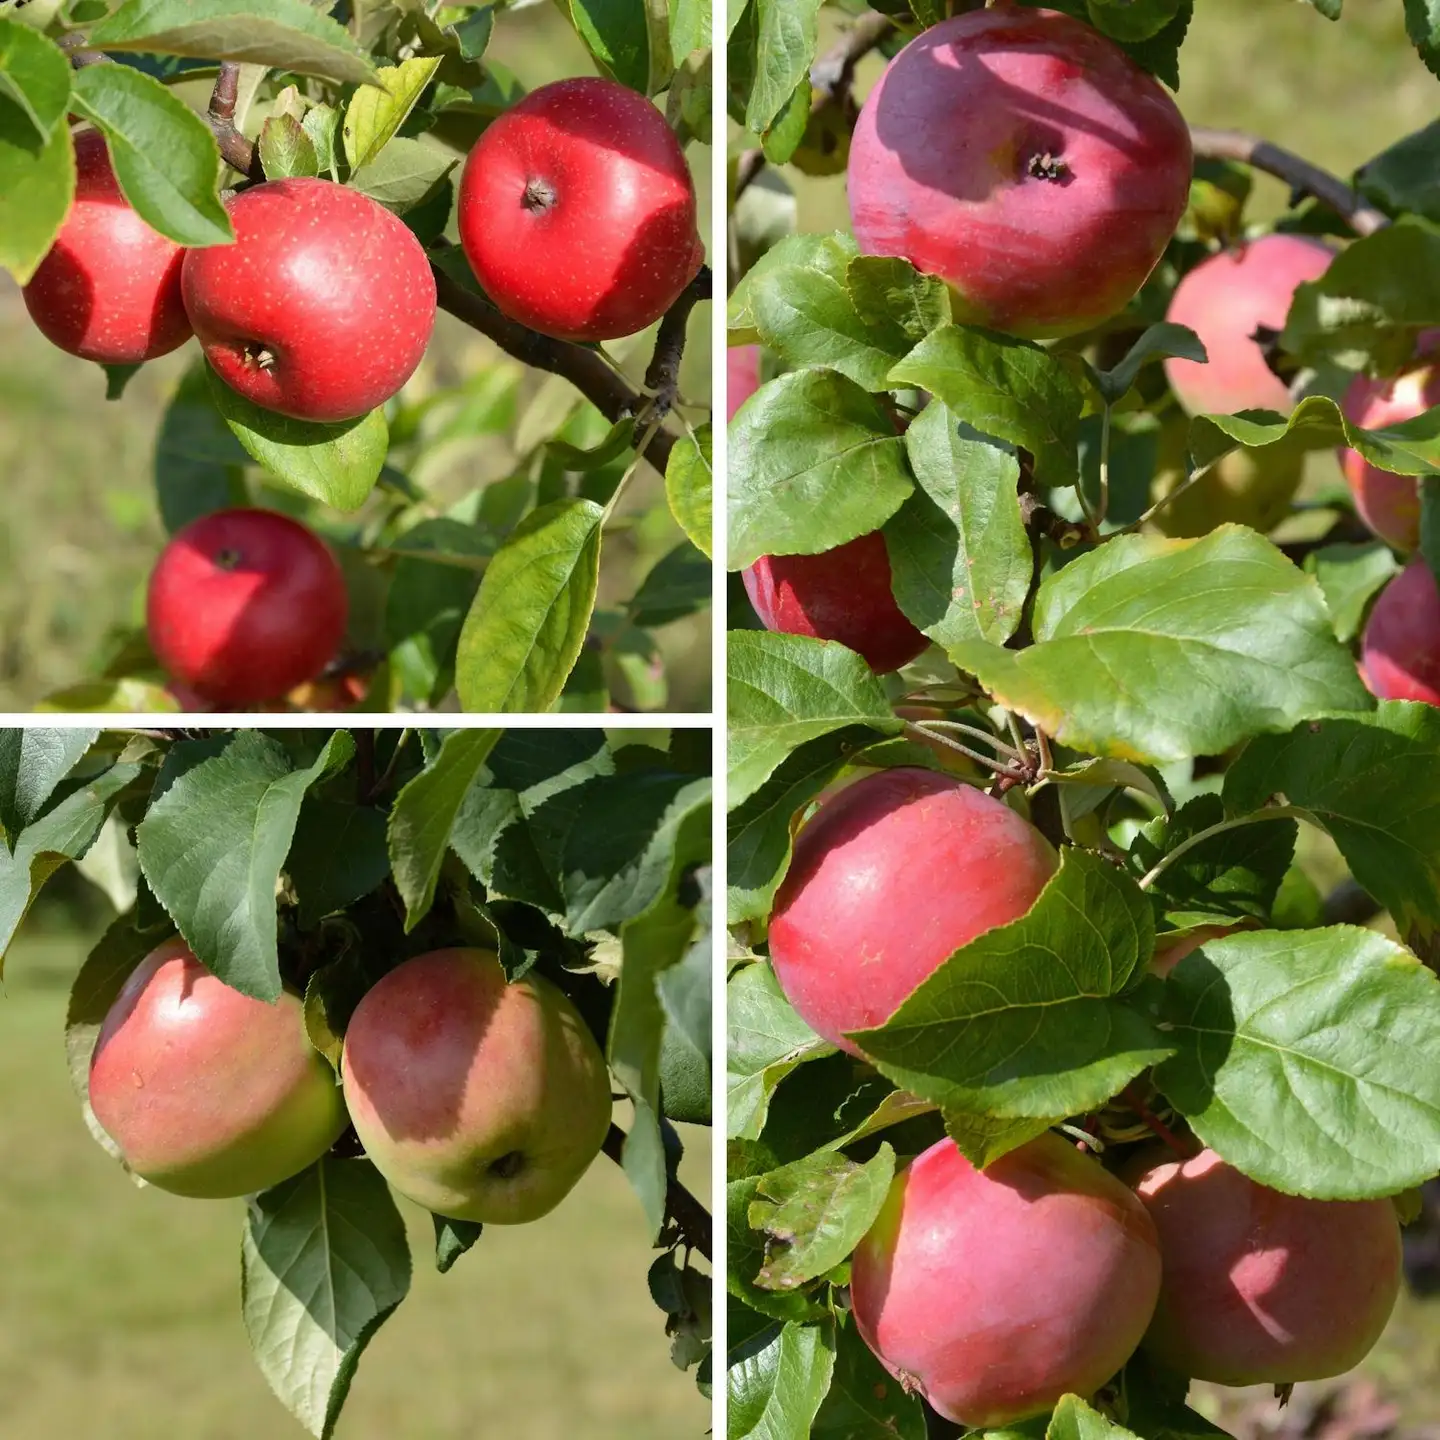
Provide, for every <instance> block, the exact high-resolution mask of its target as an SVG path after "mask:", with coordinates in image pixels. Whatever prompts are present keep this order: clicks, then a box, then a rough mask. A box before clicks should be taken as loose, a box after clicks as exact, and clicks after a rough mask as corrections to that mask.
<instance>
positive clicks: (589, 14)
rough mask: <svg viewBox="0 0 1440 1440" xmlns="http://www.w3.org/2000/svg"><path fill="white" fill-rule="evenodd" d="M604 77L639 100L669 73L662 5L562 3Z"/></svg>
mask: <svg viewBox="0 0 1440 1440" xmlns="http://www.w3.org/2000/svg"><path fill="white" fill-rule="evenodd" d="M561 8H562V10H563V11H564V13H565V14H566V15H567V16H568V17H569V19H570V23H571V24H572V25H573V26H574V27H575V33H576V34H577V35H579V37H580V39H581V42H582V43H583V44H584V46H585V48H586V49H587V50H588V51H589V52H590V54H591V56H592V57H593V58H594V60H595V63H596V64H597V65H598V66H599V67H600V70H601V72H602V73H603V74H605V75H608V76H609V77H610V78H611V79H613V80H618V81H619V82H620V83H621V84H622V85H628V86H629V87H630V89H632V90H638V91H639V92H640V93H641V94H642V95H655V94H658V93H659V92H660V91H661V90H663V89H664V88H665V86H666V85H667V83H668V82H669V80H670V76H671V74H672V73H673V72H674V68H675V67H674V61H673V60H672V58H671V54H670V15H669V8H668V5H667V3H666V0H564V3H563V4H562V6H561Z"/></svg>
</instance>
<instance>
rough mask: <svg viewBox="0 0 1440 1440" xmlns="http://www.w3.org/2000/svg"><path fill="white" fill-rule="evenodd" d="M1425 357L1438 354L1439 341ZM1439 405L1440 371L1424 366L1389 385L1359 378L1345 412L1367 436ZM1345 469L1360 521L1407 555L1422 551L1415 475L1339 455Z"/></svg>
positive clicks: (1352, 454) (1348, 453)
mask: <svg viewBox="0 0 1440 1440" xmlns="http://www.w3.org/2000/svg"><path fill="white" fill-rule="evenodd" d="M1426 338H1427V337H1424V336H1422V354H1424V353H1426V352H1428V351H1430V350H1433V349H1434V348H1435V346H1436V343H1437V340H1440V336H1436V335H1435V334H1434V333H1433V332H1431V335H1430V336H1429V337H1428V341H1429V343H1428V344H1425V343H1424V341H1425V340H1426ZM1436 405H1440V365H1437V364H1435V363H1433V362H1429V361H1427V362H1424V363H1421V364H1419V365H1416V366H1414V367H1412V368H1411V369H1409V370H1406V371H1405V372H1404V373H1403V374H1400V375H1398V376H1395V377H1394V378H1392V379H1388V380H1372V379H1370V378H1369V377H1368V376H1365V375H1357V376H1356V377H1355V379H1354V380H1353V381H1352V382H1351V384H1350V388H1349V389H1348V390H1347V391H1346V392H1345V398H1344V400H1343V401H1342V402H1341V405H1340V408H1341V409H1342V410H1343V411H1344V412H1345V418H1346V419H1347V420H1349V421H1350V422H1351V423H1352V424H1354V425H1359V426H1361V427H1362V428H1363V429H1366V430H1378V429H1380V428H1381V426H1384V425H1398V424H1400V423H1401V421H1404V420H1413V419H1414V418H1415V416H1417V415H1420V414H1423V413H1424V412H1425V411H1426V410H1429V409H1431V408H1432V407H1434V406H1436ZM1339 455H1340V469H1341V471H1342V472H1343V474H1344V476H1345V480H1346V483H1347V484H1348V485H1349V486H1350V493H1351V494H1352V495H1353V496H1354V497H1355V508H1356V509H1357V510H1358V511H1359V512H1360V518H1361V519H1362V520H1363V521H1364V522H1365V523H1366V524H1367V525H1368V526H1369V527H1370V528H1371V529H1372V530H1373V531H1374V532H1375V533H1376V534H1377V535H1378V536H1379V537H1380V538H1381V539H1382V540H1384V541H1386V542H1387V543H1388V544H1390V545H1393V546H1394V547H1395V548H1396V549H1397V550H1402V551H1405V552H1406V553H1408V552H1410V551H1412V550H1418V549H1419V548H1420V486H1419V482H1418V481H1417V480H1416V478H1415V477H1414V476H1413V475H1393V474H1391V472H1390V471H1388V470H1382V469H1381V468H1380V467H1379V466H1378V465H1372V464H1370V462H1369V461H1368V460H1366V459H1365V458H1364V456H1362V455H1361V454H1360V453H1359V452H1358V451H1356V450H1349V449H1344V450H1341V451H1340V452H1339Z"/></svg>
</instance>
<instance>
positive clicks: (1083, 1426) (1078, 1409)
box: [1045, 0, 1173, 1440]
mask: <svg viewBox="0 0 1440 1440" xmlns="http://www.w3.org/2000/svg"><path fill="white" fill-rule="evenodd" d="M1146 3H1147V0H1140V4H1141V5H1144V4H1146ZM1172 3H1173V0H1172ZM1091 8H1092V9H1094V8H1096V6H1095V0H1091ZM1105 8H1107V9H1109V8H1111V7H1108V6H1107V7H1105ZM1045 1440H1139V1437H1138V1436H1137V1435H1136V1434H1135V1432H1134V1431H1133V1430H1127V1429H1126V1428H1125V1427H1124V1426H1123V1425H1117V1424H1116V1423H1115V1422H1114V1421H1113V1420H1112V1419H1110V1418H1109V1416H1107V1415H1102V1414H1101V1413H1100V1412H1099V1411H1098V1410H1096V1409H1095V1408H1094V1407H1093V1406H1091V1405H1088V1404H1086V1402H1085V1401H1084V1400H1082V1399H1081V1398H1080V1397H1079V1396H1078V1395H1062V1396H1061V1397H1060V1403H1059V1404H1058V1405H1056V1407H1055V1411H1054V1413H1053V1414H1052V1415H1051V1417H1050V1423H1049V1425H1047V1426H1046V1427H1045Z"/></svg>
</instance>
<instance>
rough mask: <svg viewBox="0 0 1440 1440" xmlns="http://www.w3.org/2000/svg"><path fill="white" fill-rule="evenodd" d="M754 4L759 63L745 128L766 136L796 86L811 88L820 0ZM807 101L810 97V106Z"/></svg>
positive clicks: (757, 0)
mask: <svg viewBox="0 0 1440 1440" xmlns="http://www.w3.org/2000/svg"><path fill="white" fill-rule="evenodd" d="M753 3H754V6H755V19H756V24H757V27H758V29H757V35H756V53H757V55H758V56H759V58H760V63H759V64H758V65H757V67H756V72H755V79H754V83H753V84H752V85H751V87H750V95H749V99H748V100H747V102H746V105H745V127H746V129H747V130H750V131H751V132H752V133H753V134H756V135H764V134H765V133H766V131H768V130H771V129H773V128H774V126H775V123H776V121H777V120H779V118H780V115H781V112H782V111H783V110H784V109H785V106H786V104H787V102H789V100H790V98H791V97H792V96H793V95H794V93H795V91H796V89H797V88H799V87H800V86H802V85H806V86H807V88H808V82H809V78H810V67H811V66H812V65H813V64H814V63H815V50H816V46H817V43H818V40H819V15H820V0H753ZM808 104H809V101H808V97H807V100H806V106H807V108H808ZM792 149H793V146H792Z"/></svg>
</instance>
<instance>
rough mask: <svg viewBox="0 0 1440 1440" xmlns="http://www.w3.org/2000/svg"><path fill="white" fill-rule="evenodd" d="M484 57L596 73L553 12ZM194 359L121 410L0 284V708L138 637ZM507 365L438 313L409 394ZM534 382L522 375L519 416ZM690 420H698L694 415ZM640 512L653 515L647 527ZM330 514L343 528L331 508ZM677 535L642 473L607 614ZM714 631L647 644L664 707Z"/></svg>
mask: <svg viewBox="0 0 1440 1440" xmlns="http://www.w3.org/2000/svg"><path fill="white" fill-rule="evenodd" d="M489 53H490V54H491V55H492V57H493V58H494V59H496V60H498V61H500V62H501V63H502V64H504V65H506V66H508V67H509V68H510V69H511V70H513V71H514V72H515V74H516V75H517V76H519V77H520V78H521V80H522V81H523V82H524V83H525V84H526V85H527V86H528V87H529V88H532V89H533V88H535V87H536V86H538V85H540V84H543V83H546V82H548V81H550V80H553V79H558V78H560V77H561V76H563V75H573V74H590V73H593V72H594V65H593V62H591V61H590V59H589V57H588V56H587V55H586V54H585V52H584V50H583V49H582V48H581V46H580V42H579V40H578V39H577V38H576V36H575V34H574V31H573V30H571V29H570V27H569V26H568V25H567V24H566V23H565V22H564V21H563V20H562V19H561V18H560V17H559V16H558V15H557V14H556V13H555V12H554V10H553V9H552V8H551V7H550V6H532V7H529V8H526V9H523V10H520V11H518V12H513V13H510V12H507V13H506V14H505V15H504V16H503V17H502V18H501V21H500V23H499V24H498V25H497V26H496V27H495V37H494V40H493V41H492V43H491V45H490V51H489ZM688 158H689V160H690V165H691V169H692V172H693V173H694V175H695V178H696V183H697V189H698V191H699V195H700V217H699V218H700V233H701V234H702V235H704V236H707V237H708V236H709V234H710V215H711V206H710V197H709V193H708V192H709V185H708V177H709V174H710V151H709V149H708V148H707V147H703V146H692V147H691V149H690V152H689V157H688ZM710 315H711V310H710V307H709V306H701V307H700V308H699V309H698V310H697V311H696V315H695V318H694V319H692V321H691V336H692V338H691V340H690V343H689V345H688V346H687V354H686V357H685V366H684V368H683V370H682V374H681V389H682V394H683V395H684V397H685V398H686V399H687V400H696V399H699V400H702V401H703V400H704V399H705V398H706V397H707V396H708V394H709V389H710V346H709V340H708V334H709V331H708V326H709V323H710ZM611 348H612V350H616V351H618V353H620V354H622V356H623V358H624V363H625V368H626V371H627V373H629V374H630V375H631V377H632V379H635V380H637V381H638V378H639V377H640V375H641V374H643V371H644V367H645V363H646V361H647V359H648V357H649V350H650V346H649V341H648V337H645V336H642V337H639V338H638V340H636V341H634V342H622V343H621V345H620V346H618V347H611ZM196 353H197V351H196V347H195V345H194V344H193V343H191V344H188V345H186V346H184V347H182V349H181V350H180V351H178V352H177V353H176V354H174V355H170V356H166V357H164V358H163V359H161V360H158V361H155V362H152V363H151V364H150V365H147V366H145V367H144V369H142V371H141V372H140V374H139V375H138V376H137V377H136V378H135V379H134V380H133V381H132V382H131V385H130V388H129V389H128V390H127V392H126V394H125V397H124V398H123V400H121V401H119V402H118V403H107V402H106V400H105V398H104V396H105V382H104V376H103V375H102V373H101V371H100V369H99V367H98V366H95V365H91V364H89V363H88V362H86V361H83V360H77V359H75V358H74V357H72V356H69V355H66V354H63V353H62V352H61V351H59V350H56V349H55V348H54V347H53V346H51V345H49V344H48V343H47V342H46V341H45V340H44V339H43V338H42V337H41V336H40V335H39V333H38V332H37V331H36V330H35V328H34V326H33V325H32V324H31V322H30V319H29V316H28V315H27V314H26V312H25V308H24V305H23V303H22V302H21V298H20V294H19V291H18V290H17V288H16V287H15V286H14V284H13V283H12V282H11V281H10V280H9V278H8V277H6V276H4V275H0V476H3V477H4V495H5V501H6V504H5V511H4V524H3V525H0V710H31V709H33V708H34V707H35V705H36V703H37V702H38V701H39V700H40V699H41V698H42V697H43V696H45V695H46V694H48V693H49V692H51V691H53V690H57V689H60V688H62V687H64V686H67V685H70V684H73V683H75V682H76V681H78V680H81V679H85V678H89V677H92V676H94V675H95V674H97V673H98V672H99V668H100V666H101V664H102V663H103V661H104V660H105V659H106V658H108V649H109V647H108V645H107V640H106V637H107V635H108V634H109V633H110V632H111V631H112V630H113V629H114V628H115V627H117V626H131V627H139V626H141V625H143V621H144V587H145V582H146V579H147V577H148V575H149V572H150V567H151V565H152V564H153V563H154V559H155V556H156V554H157V553H158V551H159V549H160V547H161V545H163V544H164V540H165V536H164V532H163V530H162V528H161V525H160V522H159V518H158V514H157V511H156V506H155V501H154V490H153V481H152V475H151V464H152V456H153V451H154V441H155V434H156V431H157V428H158V425H159V421H160V416H161V414H162V412H163V410H164V406H165V404H166V402H167V400H168V398H169V395H170V394H171V392H172V391H173V389H174V387H175V385H176V384H177V383H178V381H179V377H180V375H181V374H182V373H183V372H184V370H185V368H186V366H187V365H188V364H190V363H191V362H192V360H193V359H194V357H195V355H196ZM503 360H504V357H502V356H501V354H500V352H499V351H498V350H497V349H496V348H495V347H494V346H493V345H491V344H490V343H489V342H488V341H486V340H484V339H483V337H481V336H479V335H477V334H476V333H475V332H474V331H472V330H469V329H467V328H466V327H465V326H463V325H461V324H460V323H459V322H458V321H456V320H453V319H452V318H451V317H450V316H448V315H444V314H442V315H440V316H439V318H438V322H437V325H436V331H435V340H434V342H433V344H432V345H431V348H430V351H429V353H428V355H427V359H426V362H425V364H424V366H422V369H421V371H420V372H419V373H418V374H417V376H416V378H415V380H414V381H412V383H411V385H410V386H409V387H407V390H406V392H405V398H406V399H414V398H419V397H420V396H422V395H423V394H425V393H426V392H427V391H428V390H429V389H431V388H433V387H436V386H439V385H442V384H453V383H455V382H456V381H457V380H458V379H459V378H461V377H462V376H469V377H473V376H474V375H475V374H476V372H477V371H478V370H479V369H481V368H482V367H485V366H492V365H495V364H497V363H500V362H502V361H503ZM544 379H545V377H544V376H543V375H541V374H539V373H538V372H533V371H532V372H529V373H528V374H527V376H526V378H525V381H524V383H523V385H522V389H521V399H520V407H519V408H520V414H521V415H522V416H523V414H524V412H525V408H526V405H527V403H528V402H529V401H531V400H532V399H533V398H534V397H535V396H536V394H537V392H538V391H539V390H540V387H541V385H542V383H543V382H544ZM691 418H692V422H694V423H698V420H697V417H695V416H694V415H693V413H692V416H691ZM513 459H514V455H513V451H511V450H510V448H509V446H508V445H506V444H505V443H504V442H503V440H497V439H495V438H493V437H484V436H482V437H479V438H477V439H476V440H475V441H472V442H467V443H465V444H462V445H460V446H457V447H453V448H452V449H450V450H448V451H447V453H446V454H445V456H444V457H443V463H442V464H441V465H440V466H438V467H437V468H438V470H439V473H438V474H437V475H434V476H431V477H427V481H426V483H427V484H429V483H431V480H432V479H433V480H434V482H435V484H436V488H437V493H439V494H442V495H445V496H448V497H449V498H451V499H453V498H456V496H457V494H461V493H464V491H465V490H467V489H470V488H473V487H474V486H475V485H477V484H484V483H487V482H488V481H490V480H494V479H499V478H501V477H503V476H504V475H505V474H508V473H510V471H509V470H508V469H507V468H506V467H507V466H508V465H509V463H510V462H512V461H513ZM271 494H272V497H273V495H274V492H271ZM287 498H288V497H286V498H281V499H280V500H278V501H277V500H276V499H274V498H265V497H262V498H261V500H260V502H259V503H271V504H276V503H278V504H280V505H285V504H286V503H287ZM646 511H649V512H651V513H650V514H649V515H648V516H643V515H642V512H646ZM361 513H362V514H363V513H364V512H361ZM329 518H330V519H332V520H334V519H337V518H339V517H336V516H334V514H333V512H330V515H329ZM637 522H638V523H637ZM682 539H683V535H682V533H681V531H680V530H679V528H678V526H676V525H675V524H674V522H673V521H672V520H670V519H669V517H668V512H667V509H666V505H665V495H664V484H663V482H662V480H661V479H660V477H658V476H656V475H655V474H654V472H653V471H652V470H651V469H650V468H649V467H648V466H644V465H642V466H641V467H640V468H639V470H638V471H637V473H636V475H635V477H634V481H633V482H632V486H631V488H630V490H629V491H628V492H627V495H626V498H625V501H624V503H623V505H622V506H621V508H620V510H619V512H618V513H617V516H616V521H615V523H614V524H613V525H612V527H611V530H610V531H609V532H607V541H606V557H605V560H604V562H603V564H602V583H601V594H600V603H601V605H602V606H603V605H606V604H611V605H614V604H619V603H623V602H624V601H625V600H627V599H628V598H629V597H630V596H631V595H632V594H633V593H634V591H635V589H636V587H637V586H638V585H639V582H640V581H641V580H642V579H643V578H644V575H645V574H646V573H647V571H648V570H649V568H650V567H651V566H652V565H653V564H654V563H655V561H656V560H658V559H659V558H660V556H662V555H663V554H665V553H666V551H668V550H669V549H671V548H672V547H673V546H675V545H677V544H679V543H680V541H681V540H682ZM363 607H364V602H363V600H362V601H361V602H360V608H361V609H362V610H363ZM711 624H712V616H711V614H710V613H709V612H705V613H702V614H700V615H698V616H693V617H689V618H686V619H683V620H680V621H677V622H675V623H673V624H671V625H668V626H666V627H664V628H663V629H661V630H659V631H657V632H655V634H656V640H657V643H658V644H659V646H660V650H661V653H662V655H663V656H664V659H665V662H666V671H667V675H668V678H669V682H670V693H669V700H668V704H667V705H666V706H665V707H664V708H667V709H671V710H674V711H679V712H690V713H695V712H704V711H706V710H708V709H709V708H710V631H711Z"/></svg>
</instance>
